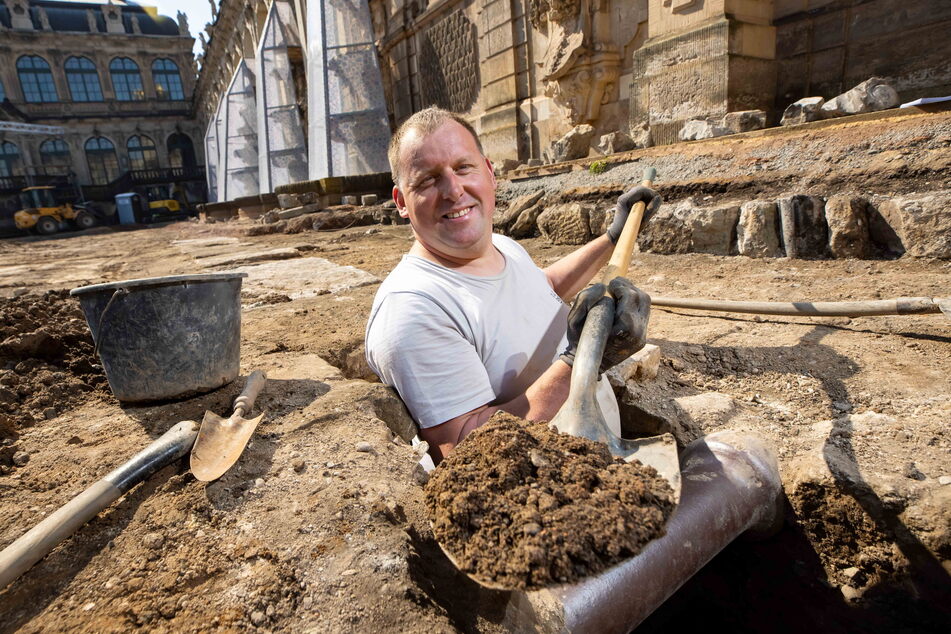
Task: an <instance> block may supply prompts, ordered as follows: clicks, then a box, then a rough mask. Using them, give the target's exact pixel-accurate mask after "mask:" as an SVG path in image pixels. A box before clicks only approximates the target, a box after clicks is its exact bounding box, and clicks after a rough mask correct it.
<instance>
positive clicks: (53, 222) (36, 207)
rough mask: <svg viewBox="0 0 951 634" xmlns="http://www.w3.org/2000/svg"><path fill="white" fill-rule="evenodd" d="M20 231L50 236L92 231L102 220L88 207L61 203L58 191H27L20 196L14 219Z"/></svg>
mask: <svg viewBox="0 0 951 634" xmlns="http://www.w3.org/2000/svg"><path fill="white" fill-rule="evenodd" d="M13 220H14V222H15V223H16V226H17V229H22V230H24V231H31V232H36V233H39V234H41V235H50V234H53V233H56V232H57V231H63V230H65V229H68V228H69V227H70V225H72V226H73V227H75V228H76V229H89V228H90V227H95V226H96V225H97V224H99V221H100V216H99V214H98V213H97V212H96V210H95V209H93V208H92V207H91V206H90V205H88V204H81V203H71V202H60V201H59V200H57V196H56V188H55V187H51V186H38V187H27V188H26V189H24V190H22V191H21V192H20V210H19V211H17V212H16V213H15V214H14V215H13Z"/></svg>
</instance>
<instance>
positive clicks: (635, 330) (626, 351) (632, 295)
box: [559, 277, 651, 373]
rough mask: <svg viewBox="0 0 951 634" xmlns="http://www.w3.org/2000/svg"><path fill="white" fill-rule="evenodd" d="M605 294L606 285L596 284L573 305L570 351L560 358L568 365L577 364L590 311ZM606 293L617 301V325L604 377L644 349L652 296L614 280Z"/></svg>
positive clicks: (606, 356)
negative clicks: (579, 346) (575, 362)
mask: <svg viewBox="0 0 951 634" xmlns="http://www.w3.org/2000/svg"><path fill="white" fill-rule="evenodd" d="M604 290H605V289H604V284H593V285H591V286H589V287H588V288H586V289H584V290H583V291H581V292H580V293H578V296H577V297H576V298H575V301H574V303H573V304H572V305H571V310H570V311H569V312H568V347H567V348H566V349H565V351H564V352H563V353H562V355H561V356H560V357H559V358H560V359H561V360H562V361H564V362H565V363H567V364H568V365H573V364H574V361H575V352H576V351H577V350H578V340H579V339H580V338H581V330H582V328H584V322H585V320H586V319H587V318H588V311H589V310H591V308H592V307H593V306H594V305H595V304H597V303H598V301H600V299H601V298H602V297H604ZM607 290H608V292H609V293H610V294H611V296H612V297H613V298H614V323H613V324H612V326H611V334H610V335H609V336H608V343H607V346H605V350H604V356H603V357H601V369H600V372H601V373H604V372H606V371H607V370H608V369H609V368H612V367H614V366H615V365H617V364H618V363H620V362H622V361H624V360H625V359H627V358H628V357H629V356H631V355H632V354H634V353H635V352H637V351H638V350H640V349H641V348H643V347H644V344H645V343H646V342H647V322H648V320H649V319H650V311H651V298H650V296H649V295H648V294H647V293H645V292H644V291H642V290H640V289H639V288H637V287H636V286H634V285H633V284H631V282H630V280H628V279H626V278H623V277H616V278H614V279H613V280H611V283H610V285H609V286H608V289H607Z"/></svg>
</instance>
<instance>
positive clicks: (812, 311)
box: [651, 295, 951, 319]
mask: <svg viewBox="0 0 951 634" xmlns="http://www.w3.org/2000/svg"><path fill="white" fill-rule="evenodd" d="M651 306H666V307H668V308H689V309H691V310H712V311H718V312H724V313H753V314H757V315H794V316H795V315H803V316H812V317H869V316H874V315H929V314H937V313H944V315H945V317H948V318H949V319H951V297H934V298H932V297H898V298H896V299H874V300H868V301H858V302H806V301H799V302H733V301H728V300H721V299H692V298H681V297H659V296H654V295H651Z"/></svg>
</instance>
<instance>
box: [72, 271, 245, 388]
mask: <svg viewBox="0 0 951 634" xmlns="http://www.w3.org/2000/svg"><path fill="white" fill-rule="evenodd" d="M247 276H248V274H247V273H206V274H199V275H173V276H169V277H153V278H145V279H137V280H126V281H123V282H110V283H108V284H95V285H93V286H82V287H80V288H74V289H73V290H71V291H70V295H73V296H75V297H77V298H78V299H79V303H80V305H81V306H82V309H83V313H84V314H85V316H86V323H87V324H88V325H89V330H90V331H92V338H93V341H95V343H96V350H97V352H98V354H99V358H100V360H101V361H102V366H103V369H104V370H105V373H106V378H107V379H108V380H109V387H110V388H111V389H112V393H113V394H115V396H116V398H117V399H119V400H120V401H123V402H130V403H134V402H142V401H159V400H168V399H176V398H187V397H190V396H194V395H196V394H201V393H203V392H209V391H211V390H214V389H216V388H219V387H221V386H222V385H226V384H227V383H230V382H231V381H233V380H234V379H235V378H236V377H237V376H238V371H239V369H240V368H239V363H240V344H241V279H242V278H245V277H247Z"/></svg>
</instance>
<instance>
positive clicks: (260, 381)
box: [234, 370, 267, 416]
mask: <svg viewBox="0 0 951 634" xmlns="http://www.w3.org/2000/svg"><path fill="white" fill-rule="evenodd" d="M265 381H267V375H265V374H264V372H262V371H261V370H255V371H254V372H252V373H251V376H249V377H248V381H247V383H245V384H244V390H242V391H241V394H239V395H238V398H236V399H234V413H235V414H237V415H238V416H244V415H245V414H247V413H248V412H250V411H251V410H252V409H253V408H254V400H255V399H256V398H257V397H258V394H260V393H261V390H262V389H263V388H264V383H265ZM239 409H240V410H241V411H240V412H239V411H238V410H239Z"/></svg>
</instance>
